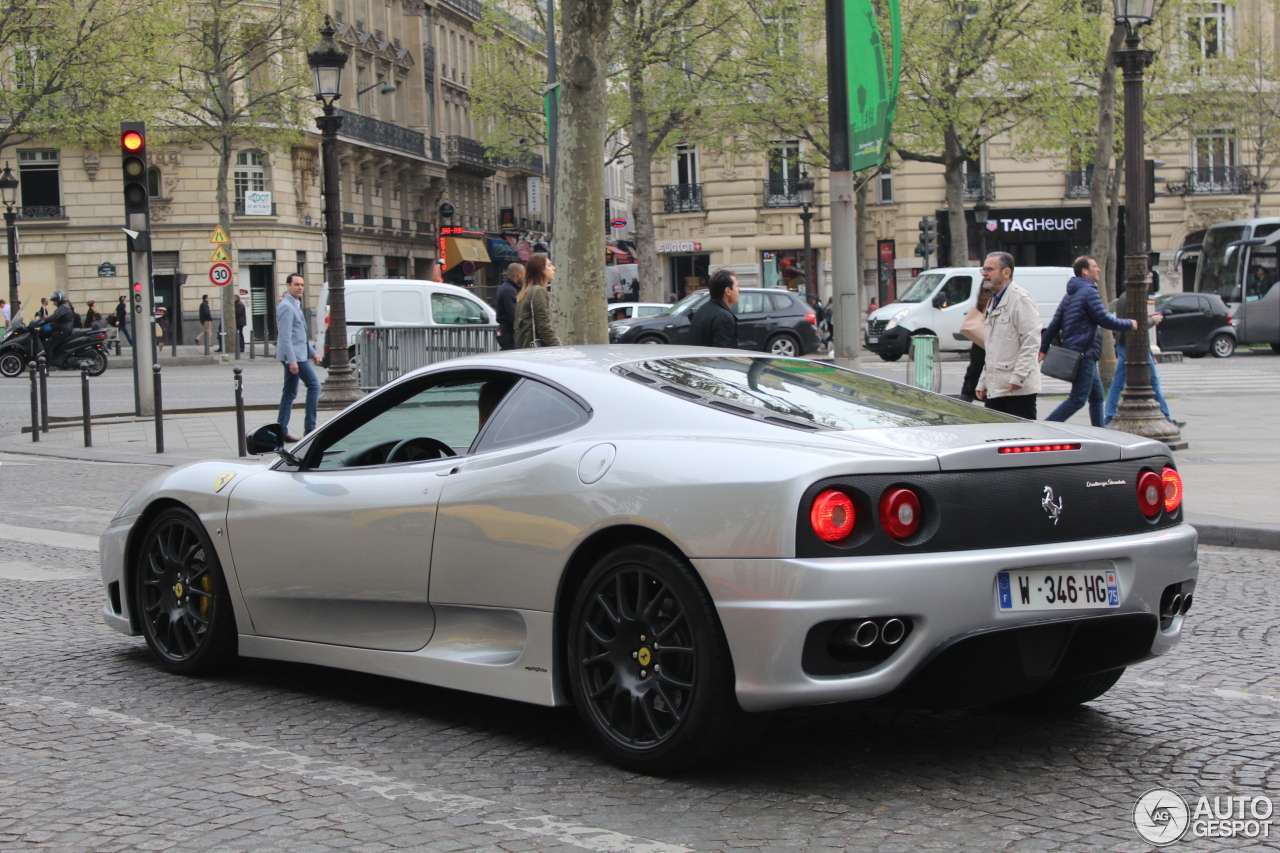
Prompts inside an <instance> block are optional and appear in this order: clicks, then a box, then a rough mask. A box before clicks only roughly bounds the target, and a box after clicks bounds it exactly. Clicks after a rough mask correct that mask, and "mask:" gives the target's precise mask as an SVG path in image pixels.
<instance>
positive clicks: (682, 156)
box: [673, 145, 698, 187]
mask: <svg viewBox="0 0 1280 853" xmlns="http://www.w3.org/2000/svg"><path fill="white" fill-rule="evenodd" d="M673 171H674V173H675V176H676V183H677V184H678V185H680V186H682V187H691V186H695V185H696V184H697V183H698V149H697V148H695V147H694V146H692V145H677V146H676V162H675V169H674V170H673Z"/></svg>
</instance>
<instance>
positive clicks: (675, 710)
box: [653, 679, 684, 723]
mask: <svg viewBox="0 0 1280 853" xmlns="http://www.w3.org/2000/svg"><path fill="white" fill-rule="evenodd" d="M653 689H654V690H656V691H658V695H659V696H661V697H662V704H663V705H666V706H667V713H668V714H670V715H671V716H672V717H673V718H674V719H675V721H676V722H677V723H678V722H680V720H681V719H682V718H683V717H684V712H683V711H681V710H680V706H679V705H677V704H676V703H675V702H673V701H671V696H670V695H668V693H667V688H665V687H663V686H662V681H661V679H659V680H658V681H657V682H656V683H655V684H654V685H653Z"/></svg>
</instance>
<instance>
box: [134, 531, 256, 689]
mask: <svg viewBox="0 0 1280 853" xmlns="http://www.w3.org/2000/svg"><path fill="white" fill-rule="evenodd" d="M134 607H135V612H136V614H137V616H138V620H139V621H140V622H141V623H142V634H143V636H144V637H145V638H146V640H147V645H148V646H149V647H150V648H151V652H152V654H154V655H155V657H156V660H157V661H158V662H159V663H160V666H161V667H162V668H164V669H166V670H168V671H169V672H173V673H177V674H180V675H205V674H208V673H211V672H216V671H217V670H219V669H222V668H223V667H225V666H226V665H227V664H228V663H230V662H231V661H232V660H233V659H234V658H235V656H236V625H235V615H234V614H233V613H232V612H231V599H230V596H229V595H228V594H227V585H226V582H225V581H224V580H223V577H222V567H221V565H220V564H219V563H218V556H217V553H216V552H215V551H214V548H213V543H212V542H210V541H209V536H208V534H207V533H206V532H205V530H204V525H203V524H201V523H200V520H199V519H198V518H196V517H195V516H194V515H192V514H191V513H190V512H189V511H187V510H185V509H177V508H175V509H168V510H165V511H164V512H162V513H160V515H158V516H157V517H156V518H155V520H154V521H152V523H151V526H150V527H148V528H147V533H146V536H145V537H144V538H143V540H142V547H141V548H140V549H139V554H138V564H137V574H136V576H135V578H134Z"/></svg>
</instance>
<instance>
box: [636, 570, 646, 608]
mask: <svg viewBox="0 0 1280 853" xmlns="http://www.w3.org/2000/svg"><path fill="white" fill-rule="evenodd" d="M644 587H645V578H644V572H636V610H635V612H636V615H637V616H639V615H640V614H641V613H644V611H645V606H644Z"/></svg>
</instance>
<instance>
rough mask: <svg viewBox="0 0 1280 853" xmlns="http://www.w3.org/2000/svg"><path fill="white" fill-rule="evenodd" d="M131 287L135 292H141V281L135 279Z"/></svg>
mask: <svg viewBox="0 0 1280 853" xmlns="http://www.w3.org/2000/svg"><path fill="white" fill-rule="evenodd" d="M133 289H134V291H135V292H137V293H141V292H142V282H140V281H135V282H134V283H133Z"/></svg>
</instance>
